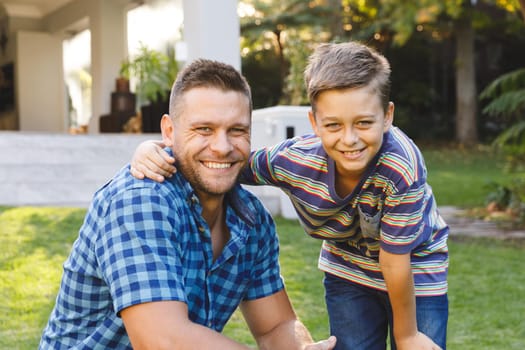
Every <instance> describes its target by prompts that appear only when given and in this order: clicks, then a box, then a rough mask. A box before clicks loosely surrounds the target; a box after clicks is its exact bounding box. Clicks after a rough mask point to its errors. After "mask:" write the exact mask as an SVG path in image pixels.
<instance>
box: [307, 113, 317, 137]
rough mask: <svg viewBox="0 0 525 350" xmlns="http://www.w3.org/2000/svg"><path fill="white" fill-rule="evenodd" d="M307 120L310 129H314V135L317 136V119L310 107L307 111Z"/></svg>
mask: <svg viewBox="0 0 525 350" xmlns="http://www.w3.org/2000/svg"><path fill="white" fill-rule="evenodd" d="M308 120H310V125H312V130H313V131H314V133H315V135H317V136H319V129H318V127H317V120H316V119H315V115H314V111H313V110H312V109H311V110H309V111H308Z"/></svg>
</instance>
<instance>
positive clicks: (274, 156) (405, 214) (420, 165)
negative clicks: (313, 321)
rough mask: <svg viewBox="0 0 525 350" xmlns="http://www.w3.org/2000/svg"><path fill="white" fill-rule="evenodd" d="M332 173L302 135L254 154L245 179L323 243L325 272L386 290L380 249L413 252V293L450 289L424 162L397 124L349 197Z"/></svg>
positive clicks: (444, 231) (316, 143)
mask: <svg viewBox="0 0 525 350" xmlns="http://www.w3.org/2000/svg"><path fill="white" fill-rule="evenodd" d="M335 174H336V168H335V163H334V161H333V160H332V159H331V158H329V157H328V155H327V154H326V152H325V150H324V148H323V146H322V144H321V140H320V139H319V138H318V137H316V136H315V135H305V136H301V137H295V138H293V139H289V140H285V141H283V142H281V143H279V144H277V145H275V146H272V147H267V148H262V149H258V150H255V151H253V152H252V154H251V157H250V161H249V167H248V168H247V169H246V171H245V172H244V173H243V178H242V180H243V182H245V183H246V184H250V185H272V186H277V187H279V188H281V189H282V190H283V191H284V192H285V193H286V194H287V195H288V196H289V197H290V199H291V201H292V203H293V205H294V207H295V210H296V212H297V214H298V217H299V220H300V223H301V225H302V227H303V228H304V230H305V231H306V233H307V234H309V235H310V236H312V237H314V238H318V239H321V240H323V245H322V249H321V254H320V257H319V268H320V269H321V270H322V271H325V272H327V273H330V274H333V275H336V276H338V277H340V278H343V279H346V280H349V281H352V282H355V283H358V284H361V285H364V286H368V287H371V288H375V289H378V290H383V291H386V285H385V281H384V279H383V276H382V273H381V270H380V267H379V259H378V258H379V249H380V248H383V249H384V250H386V251H388V252H391V253H395V254H407V253H410V254H411V264H412V271H413V275H414V282H415V292H416V295H417V296H435V295H442V294H445V293H446V292H447V271H448V248H447V237H448V233H449V228H448V226H447V224H446V223H445V222H444V221H443V219H442V217H441V216H440V215H439V212H438V208H437V206H436V201H435V199H434V195H433V193H432V189H431V187H430V186H429V185H428V184H427V181H426V180H427V171H426V167H425V164H424V159H423V156H422V154H421V152H420V151H419V149H418V148H417V146H416V145H415V144H414V143H413V141H412V140H410V138H409V137H408V136H406V135H405V134H404V133H403V132H402V131H401V130H400V129H398V128H396V127H392V128H390V130H389V131H388V132H387V133H385V135H384V139H383V144H382V146H381V149H380V151H379V152H378V154H377V155H376V156H375V158H374V159H373V160H372V161H371V162H370V165H369V166H368V168H367V169H366V171H365V173H364V175H363V177H362V179H361V181H360V182H359V184H358V185H357V186H356V187H355V188H354V190H353V192H352V193H351V194H350V195H348V196H346V197H344V198H341V197H339V196H338V195H337V193H336V192H335V176H336V175H335Z"/></svg>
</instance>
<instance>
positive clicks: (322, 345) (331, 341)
mask: <svg viewBox="0 0 525 350" xmlns="http://www.w3.org/2000/svg"><path fill="white" fill-rule="evenodd" d="M336 342H337V340H336V338H335V337H334V336H333V335H332V336H331V337H330V338H328V339H326V340H321V341H319V342H317V343H314V344H309V345H306V346H305V347H304V350H332V349H333V348H334V347H335V344H336Z"/></svg>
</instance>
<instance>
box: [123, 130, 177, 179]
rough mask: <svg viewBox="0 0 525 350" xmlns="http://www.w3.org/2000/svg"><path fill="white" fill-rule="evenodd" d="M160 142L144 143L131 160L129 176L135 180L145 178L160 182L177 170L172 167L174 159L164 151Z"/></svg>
mask: <svg viewBox="0 0 525 350" xmlns="http://www.w3.org/2000/svg"><path fill="white" fill-rule="evenodd" d="M163 148H164V144H163V143H162V142H161V141H152V140H150V141H144V142H142V143H141V144H139V146H138V147H137V149H136V150H135V153H133V157H132V158H131V166H130V170H129V171H130V174H131V175H132V176H134V177H135V178H137V179H141V180H142V179H144V178H145V177H147V178H149V179H151V180H154V181H157V182H162V181H164V179H165V178H168V177H171V176H172V175H173V174H174V173H175V172H176V171H177V169H176V168H175V167H174V166H173V164H174V163H175V158H173V157H171V156H170V155H169V154H168V153H166V152H165V151H164V149H163Z"/></svg>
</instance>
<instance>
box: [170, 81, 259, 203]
mask: <svg viewBox="0 0 525 350" xmlns="http://www.w3.org/2000/svg"><path fill="white" fill-rule="evenodd" d="M182 103H183V105H182V112H181V115H180V116H178V117H177V118H175V120H172V119H171V118H170V117H169V116H168V115H165V116H164V117H163V119H162V123H161V127H162V134H163V141H164V143H165V144H166V145H167V146H170V147H171V148H172V149H173V153H174V155H175V158H176V159H177V168H178V169H179V171H180V172H181V173H182V174H183V175H184V176H185V177H186V179H187V180H188V181H189V182H190V183H191V184H192V186H193V188H194V189H195V190H196V192H197V193H198V194H199V196H201V197H202V196H207V197H208V198H210V197H214V196H222V195H223V194H224V193H226V192H228V191H229V190H230V189H231V188H232V187H233V186H234V185H235V182H236V180H237V177H238V175H239V173H240V171H241V169H242V168H243V167H244V166H245V164H246V162H247V159H248V156H249V155H250V126H251V116H250V106H249V99H248V98H247V97H246V96H245V95H243V94H242V93H240V92H236V91H222V90H219V89H216V88H193V89H191V90H189V91H187V92H185V93H184V97H183V101H182ZM202 199H203V198H201V200H202Z"/></svg>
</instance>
